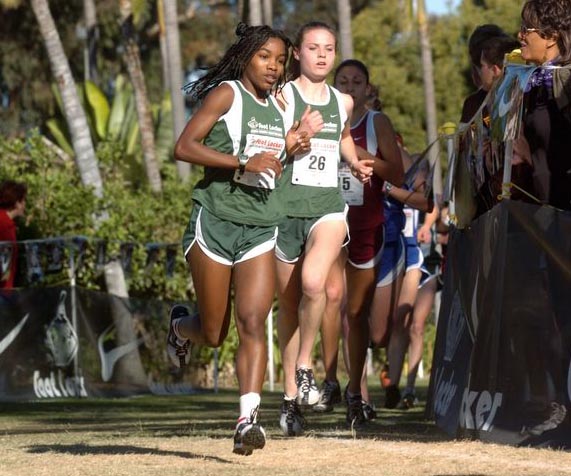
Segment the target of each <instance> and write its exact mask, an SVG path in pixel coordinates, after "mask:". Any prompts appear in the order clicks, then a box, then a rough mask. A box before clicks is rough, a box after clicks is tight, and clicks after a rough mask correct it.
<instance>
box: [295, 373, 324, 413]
mask: <svg viewBox="0 0 571 476" xmlns="http://www.w3.org/2000/svg"><path fill="white" fill-rule="evenodd" d="M295 383H296V384H297V404H298V405H301V406H302V407H307V406H312V405H315V404H316V403H317V402H318V400H319V389H318V388H317V384H316V383H315V377H314V376H313V370H312V369H307V368H303V367H302V368H299V369H296V371H295Z"/></svg>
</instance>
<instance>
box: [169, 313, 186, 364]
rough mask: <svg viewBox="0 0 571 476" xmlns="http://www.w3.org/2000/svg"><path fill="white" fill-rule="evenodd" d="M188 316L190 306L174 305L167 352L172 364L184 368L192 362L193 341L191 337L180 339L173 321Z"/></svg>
mask: <svg viewBox="0 0 571 476" xmlns="http://www.w3.org/2000/svg"><path fill="white" fill-rule="evenodd" d="M188 316H190V313H189V312H188V308H187V307H186V306H183V305H182V304H176V305H174V306H173V307H172V309H171V311H170V323H169V332H168V335H167V354H168V356H169V359H170V361H171V362H172V364H173V365H174V366H175V367H177V368H179V369H182V368H184V367H185V366H186V365H188V363H189V362H190V346H191V342H190V340H189V339H180V338H178V337H177V335H176V334H175V332H174V329H173V321H175V320H176V319H180V318H181V317H188Z"/></svg>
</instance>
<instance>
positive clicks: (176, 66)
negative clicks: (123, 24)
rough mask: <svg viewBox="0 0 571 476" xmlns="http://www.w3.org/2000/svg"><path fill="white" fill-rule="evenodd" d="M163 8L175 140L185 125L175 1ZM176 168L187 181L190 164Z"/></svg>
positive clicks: (179, 163) (167, 1) (170, 1)
mask: <svg viewBox="0 0 571 476" xmlns="http://www.w3.org/2000/svg"><path fill="white" fill-rule="evenodd" d="M163 8H164V18H165V31H166V45H167V48H166V50H167V63H168V84H169V89H170V96H171V103H172V114H173V129H174V138H175V140H176V139H178V137H179V136H180V134H181V133H182V130H183V129H184V126H185V123H186V119H185V114H184V97H183V95H182V66H181V53H180V36H179V31H178V15H177V10H176V0H166V1H164V4H163ZM176 166H177V170H178V174H179V176H180V178H181V179H183V180H187V179H188V177H189V175H190V170H191V169H190V164H188V163H186V162H181V161H179V160H177V162H176Z"/></svg>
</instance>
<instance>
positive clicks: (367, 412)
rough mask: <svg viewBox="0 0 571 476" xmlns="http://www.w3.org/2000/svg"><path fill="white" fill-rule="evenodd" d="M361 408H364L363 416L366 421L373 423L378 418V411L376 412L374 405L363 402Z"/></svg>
mask: <svg viewBox="0 0 571 476" xmlns="http://www.w3.org/2000/svg"><path fill="white" fill-rule="evenodd" d="M361 406H362V407H363V416H364V417H365V420H367V421H371V420H374V419H375V418H377V410H375V407H374V406H373V405H372V404H370V403H369V402H366V401H365V400H362V401H361Z"/></svg>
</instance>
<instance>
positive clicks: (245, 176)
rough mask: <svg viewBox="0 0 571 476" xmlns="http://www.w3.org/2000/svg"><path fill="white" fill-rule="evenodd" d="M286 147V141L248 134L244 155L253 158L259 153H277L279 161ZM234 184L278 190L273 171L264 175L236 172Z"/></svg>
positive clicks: (263, 173)
mask: <svg viewBox="0 0 571 476" xmlns="http://www.w3.org/2000/svg"><path fill="white" fill-rule="evenodd" d="M284 147H285V139H282V138H276V137H268V136H262V135H259V134H248V135H247V136H246V147H244V152H243V153H244V154H246V155H247V156H248V157H252V156H253V155H255V154H257V153H259V152H276V158H277V159H279V158H280V155H281V154H282V151H283V149H284ZM234 182H236V183H240V184H242V185H249V186H250V187H257V188H265V189H268V190H273V189H274V188H276V181H275V174H274V171H273V170H268V171H267V172H262V173H255V172H246V171H245V172H244V173H240V170H236V172H234Z"/></svg>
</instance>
